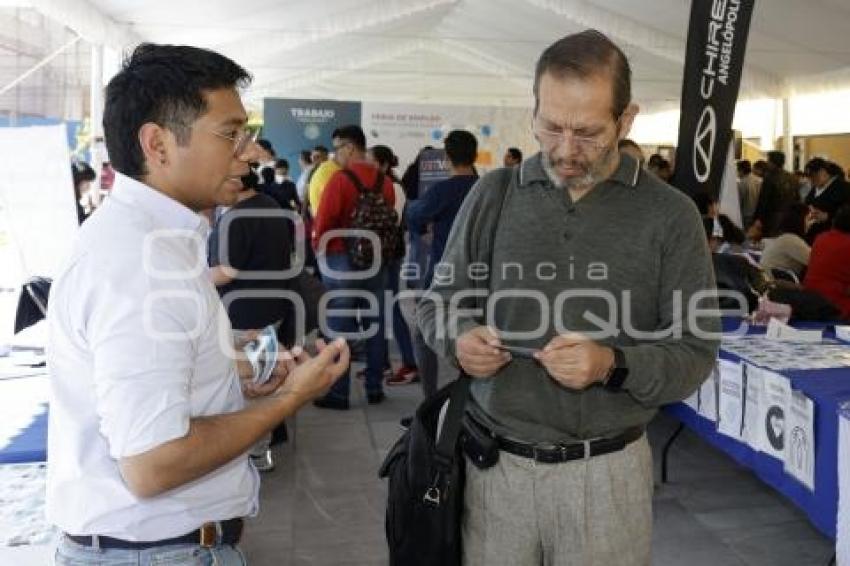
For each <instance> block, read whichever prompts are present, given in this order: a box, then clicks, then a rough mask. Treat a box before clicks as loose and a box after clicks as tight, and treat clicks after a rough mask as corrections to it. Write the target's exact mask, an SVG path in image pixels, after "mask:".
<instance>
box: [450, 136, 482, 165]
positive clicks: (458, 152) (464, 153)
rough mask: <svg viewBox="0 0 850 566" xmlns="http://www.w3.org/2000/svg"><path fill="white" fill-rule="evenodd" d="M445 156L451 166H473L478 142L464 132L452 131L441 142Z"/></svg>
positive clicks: (476, 155)
mask: <svg viewBox="0 0 850 566" xmlns="http://www.w3.org/2000/svg"><path fill="white" fill-rule="evenodd" d="M443 146H444V147H445V150H446V156H447V157H448V158H449V161H451V162H452V165H475V158H476V157H478V140H476V139H475V136H473V135H472V134H470V133H469V132H467V131H466V130H452V131H451V132H449V135H447V136H446V139H445V140H443Z"/></svg>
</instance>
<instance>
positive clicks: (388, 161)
mask: <svg viewBox="0 0 850 566" xmlns="http://www.w3.org/2000/svg"><path fill="white" fill-rule="evenodd" d="M369 151H371V152H372V157H374V158H375V161H377V162H378V164H379V165H386V166H388V167H389V168H390V169H392V168H393V167H398V157H397V156H396V154H395V153H393V150H392V148H390V147H389V146H386V145H373V146H372V147H370V148H369Z"/></svg>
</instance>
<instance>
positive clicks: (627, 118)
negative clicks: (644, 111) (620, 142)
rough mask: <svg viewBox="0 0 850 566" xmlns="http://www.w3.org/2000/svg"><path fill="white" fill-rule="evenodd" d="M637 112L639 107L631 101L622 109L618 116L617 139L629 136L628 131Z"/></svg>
mask: <svg viewBox="0 0 850 566" xmlns="http://www.w3.org/2000/svg"><path fill="white" fill-rule="evenodd" d="M638 112H640V107H639V106H638V105H637V104H635V103H633V102H632V103H630V104H629V105H628V106H626V109H625V110H623V114H622V115H621V116H620V133H619V136H618V139H623V138H627V137H629V132H630V131H631V130H632V124H634V121H635V116H637V114H638Z"/></svg>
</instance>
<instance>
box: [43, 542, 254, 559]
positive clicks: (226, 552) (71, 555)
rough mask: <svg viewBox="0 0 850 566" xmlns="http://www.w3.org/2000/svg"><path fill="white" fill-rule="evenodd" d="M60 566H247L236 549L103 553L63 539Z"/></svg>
mask: <svg viewBox="0 0 850 566" xmlns="http://www.w3.org/2000/svg"><path fill="white" fill-rule="evenodd" d="M55 564H56V566H154V565H171V566H184V565H185V566H246V565H247V564H248V563H247V562H246V561H245V557H244V556H243V555H242V552H241V551H240V550H239V549H238V548H237V547H235V546H229V545H222V546H214V547H212V548H204V547H201V546H199V545H197V544H174V545H169V546H159V547H154V548H149V549H146V550H122V549H116V548H110V549H108V550H101V549H97V548H92V547H89V546H83V545H81V544H77V543H75V542H74V541H72V540H69V539H68V537H65V536H63V537H62V538H61V539H60V540H59V544H58V545H57V547H56V555H55Z"/></svg>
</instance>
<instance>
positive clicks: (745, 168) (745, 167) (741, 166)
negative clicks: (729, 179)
mask: <svg viewBox="0 0 850 566" xmlns="http://www.w3.org/2000/svg"><path fill="white" fill-rule="evenodd" d="M736 166H737V167H738V174H739V175H741V176H743V175H749V174H750V173H752V172H753V165H752V163H750V160H749V159H739V160H738V163H736Z"/></svg>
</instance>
